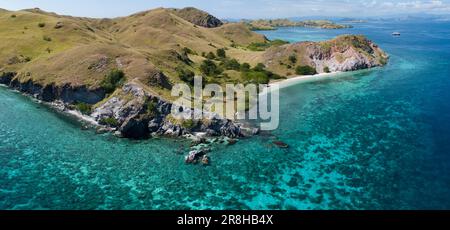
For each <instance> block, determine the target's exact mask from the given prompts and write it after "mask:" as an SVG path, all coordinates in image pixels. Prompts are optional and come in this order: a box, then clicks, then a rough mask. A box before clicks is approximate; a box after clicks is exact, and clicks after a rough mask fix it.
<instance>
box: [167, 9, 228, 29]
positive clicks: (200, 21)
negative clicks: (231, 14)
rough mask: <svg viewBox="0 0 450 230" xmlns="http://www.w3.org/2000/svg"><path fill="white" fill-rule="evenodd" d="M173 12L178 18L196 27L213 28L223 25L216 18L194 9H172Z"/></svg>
mask: <svg viewBox="0 0 450 230" xmlns="http://www.w3.org/2000/svg"><path fill="white" fill-rule="evenodd" d="M173 12H174V14H175V15H177V16H178V17H180V18H183V19H184V20H186V21H188V22H191V23H193V24H195V25H197V26H202V27H206V28H215V27H219V26H221V25H223V22H222V21H220V20H219V19H218V18H216V17H214V16H212V15H211V14H208V13H206V12H204V11H202V10H199V9H196V8H194V7H186V8H183V9H180V10H178V9H174V10H173Z"/></svg>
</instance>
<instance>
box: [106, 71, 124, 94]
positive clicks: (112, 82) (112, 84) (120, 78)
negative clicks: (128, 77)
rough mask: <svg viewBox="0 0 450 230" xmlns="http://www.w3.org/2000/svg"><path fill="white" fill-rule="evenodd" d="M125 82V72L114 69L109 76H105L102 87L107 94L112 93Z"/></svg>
mask: <svg viewBox="0 0 450 230" xmlns="http://www.w3.org/2000/svg"><path fill="white" fill-rule="evenodd" d="M124 80H125V74H124V73H123V71H121V70H118V69H113V70H111V72H110V73H109V74H108V75H106V76H105V78H104V79H103V81H102V82H101V84H100V86H101V87H102V88H103V89H104V90H105V91H106V93H112V92H114V91H115V90H116V88H117V87H118V86H120V85H121V84H123V82H124Z"/></svg>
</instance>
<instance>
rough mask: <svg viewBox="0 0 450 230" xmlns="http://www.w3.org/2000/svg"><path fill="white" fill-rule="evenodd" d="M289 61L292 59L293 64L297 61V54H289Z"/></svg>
mask: <svg viewBox="0 0 450 230" xmlns="http://www.w3.org/2000/svg"><path fill="white" fill-rule="evenodd" d="M289 61H290V62H291V63H292V64H295V63H297V56H295V55H291V56H289Z"/></svg>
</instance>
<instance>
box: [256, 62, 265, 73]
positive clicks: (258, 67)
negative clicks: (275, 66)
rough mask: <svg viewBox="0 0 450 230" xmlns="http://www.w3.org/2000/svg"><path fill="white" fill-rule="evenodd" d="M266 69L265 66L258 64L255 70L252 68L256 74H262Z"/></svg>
mask: <svg viewBox="0 0 450 230" xmlns="http://www.w3.org/2000/svg"><path fill="white" fill-rule="evenodd" d="M265 68H266V66H265V65H264V64H263V63H258V64H257V65H256V66H255V68H253V70H254V71H257V72H262V71H264V69H265Z"/></svg>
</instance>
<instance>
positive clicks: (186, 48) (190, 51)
mask: <svg viewBox="0 0 450 230" xmlns="http://www.w3.org/2000/svg"><path fill="white" fill-rule="evenodd" d="M183 53H185V54H193V55H196V53H195V52H194V51H192V50H191V49H189V48H188V47H184V48H183Z"/></svg>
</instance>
